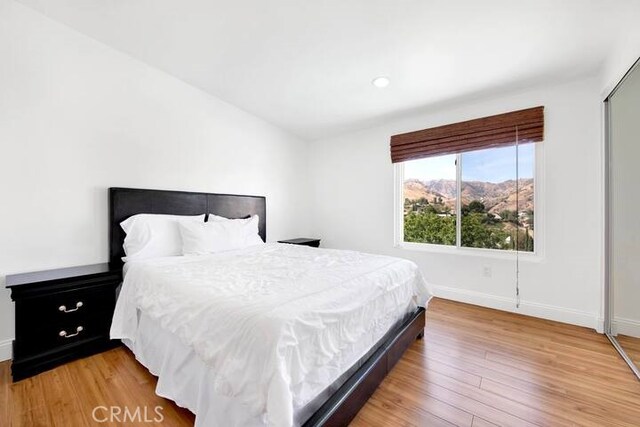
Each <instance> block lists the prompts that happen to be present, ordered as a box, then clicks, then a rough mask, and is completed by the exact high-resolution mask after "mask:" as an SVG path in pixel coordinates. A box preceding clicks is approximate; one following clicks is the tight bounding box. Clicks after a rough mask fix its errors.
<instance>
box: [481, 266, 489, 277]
mask: <svg viewBox="0 0 640 427" xmlns="http://www.w3.org/2000/svg"><path fill="white" fill-rule="evenodd" d="M482 275H483V276H484V277H491V267H489V266H488V265H485V266H484V267H482Z"/></svg>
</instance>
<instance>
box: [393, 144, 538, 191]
mask: <svg viewBox="0 0 640 427" xmlns="http://www.w3.org/2000/svg"><path fill="white" fill-rule="evenodd" d="M518 150H519V155H518V157H519V164H520V167H519V171H518V174H519V176H520V178H533V171H534V158H535V144H524V145H520V146H519V147H518ZM455 161H456V156H455V154H450V155H446V156H439V157H430V158H426V159H419V160H411V161H408V162H405V164H404V178H405V179H419V180H421V181H430V180H434V179H456V164H455ZM515 177H516V148H515V147H514V146H513V147H502V148H489V149H486V150H478V151H473V152H469V153H463V154H462V180H463V181H483V182H494V183H498V182H503V181H507V180H509V179H515Z"/></svg>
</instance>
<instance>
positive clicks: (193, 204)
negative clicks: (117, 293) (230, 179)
mask: <svg viewBox="0 0 640 427" xmlns="http://www.w3.org/2000/svg"><path fill="white" fill-rule="evenodd" d="M140 213H150V214H172V215H200V214H204V213H206V214H209V213H212V214H215V215H220V216H224V217H227V218H246V217H247V216H249V215H259V216H260V222H259V224H258V232H259V234H260V237H262V240H264V241H265V242H266V241H267V207H266V199H265V198H264V197H262V196H240V195H235V194H215V193H191V192H187V191H168V190H144V189H139V188H109V263H110V264H111V265H113V266H120V265H122V260H121V258H122V257H123V256H124V249H123V248H122V243H123V242H124V237H125V234H124V231H123V230H122V228H121V227H120V223H121V222H122V221H124V220H125V219H127V218H129V217H130V216H132V215H135V214H140Z"/></svg>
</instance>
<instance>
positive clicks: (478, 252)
mask: <svg viewBox="0 0 640 427" xmlns="http://www.w3.org/2000/svg"><path fill="white" fill-rule="evenodd" d="M474 151H475V150H474ZM477 151H480V150H477ZM461 158H462V154H456V196H457V197H456V245H439V244H434V243H416V242H405V241H404V162H398V163H394V164H393V179H394V207H393V213H394V214H393V220H394V233H393V234H394V247H396V248H400V249H406V250H411V251H425V252H436V253H443V254H456V255H470V256H483V257H488V258H498V259H514V258H515V256H516V251H507V250H503V249H491V248H469V247H464V246H462V245H461V243H462V242H461V240H462V233H461V229H462V221H461V218H462V215H461V213H462V212H461V211H462V203H461V200H460V193H461V186H462V167H463V165H462V160H461ZM534 162H535V164H534V172H533V173H534V175H533V189H534V190H533V191H534V194H533V200H534V206H535V211H534V212H535V221H536V222H535V228H534V229H533V239H534V242H535V245H534V250H533V252H524V251H518V257H519V258H520V259H522V260H529V261H541V260H542V259H544V243H545V242H544V241H545V239H544V229H545V215H544V212H545V210H544V197H543V194H544V145H543V144H541V143H535V149H534Z"/></svg>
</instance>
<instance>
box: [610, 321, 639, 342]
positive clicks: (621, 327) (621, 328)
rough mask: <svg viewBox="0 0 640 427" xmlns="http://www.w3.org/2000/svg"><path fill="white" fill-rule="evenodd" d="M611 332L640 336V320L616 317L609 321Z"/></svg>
mask: <svg viewBox="0 0 640 427" xmlns="http://www.w3.org/2000/svg"><path fill="white" fill-rule="evenodd" d="M611 333H612V334H613V335H618V334H622V335H628V336H630V337H636V338H640V320H634V319H625V318H624V317H616V318H614V319H613V321H612V322H611Z"/></svg>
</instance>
